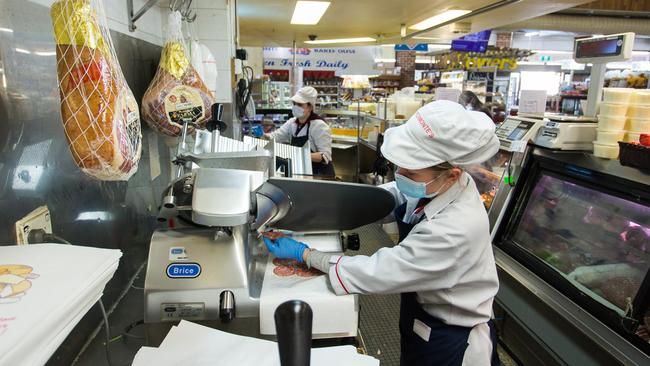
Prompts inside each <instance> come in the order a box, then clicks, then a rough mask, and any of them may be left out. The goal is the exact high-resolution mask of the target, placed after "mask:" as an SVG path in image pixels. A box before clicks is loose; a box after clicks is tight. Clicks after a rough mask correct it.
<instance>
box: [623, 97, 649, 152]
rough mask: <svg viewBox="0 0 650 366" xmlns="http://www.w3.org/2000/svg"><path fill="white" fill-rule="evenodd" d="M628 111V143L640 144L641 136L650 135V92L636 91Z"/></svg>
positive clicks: (626, 138) (626, 139)
mask: <svg viewBox="0 0 650 366" xmlns="http://www.w3.org/2000/svg"><path fill="white" fill-rule="evenodd" d="M630 101H631V104H630V106H629V108H628V109H627V118H628V119H627V124H626V126H625V129H626V130H627V131H626V134H625V141H626V142H639V137H640V136H641V134H650V90H649V89H645V90H639V89H635V90H634V92H633V93H632V97H631V99H630Z"/></svg>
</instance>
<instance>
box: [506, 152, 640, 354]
mask: <svg viewBox="0 0 650 366" xmlns="http://www.w3.org/2000/svg"><path fill="white" fill-rule="evenodd" d="M522 179H523V180H522V181H521V182H520V184H518V185H517V188H516V189H515V190H514V192H513V199H512V200H511V201H510V203H509V204H508V205H507V207H506V209H505V210H504V216H503V220H502V221H501V225H500V226H499V228H498V230H497V233H496V236H495V240H494V244H495V246H496V249H495V252H496V254H495V257H496V258H497V264H498V265H499V268H500V277H501V281H502V290H501V291H500V293H499V295H498V296H497V302H499V303H501V304H502V305H503V306H504V308H506V310H507V311H511V312H512V313H513V314H515V317H516V318H519V319H521V320H522V322H523V323H526V322H530V324H527V326H530V327H535V322H536V321H537V319H535V320H532V318H533V317H532V316H531V313H527V312H528V311H529V309H526V308H525V307H522V306H521V305H520V304H519V303H520V302H524V303H525V302H526V301H527V300H522V299H516V298H515V297H516V296H518V297H522V296H523V297H530V298H531V299H535V300H533V302H532V303H535V301H539V300H542V301H544V302H546V303H547V304H548V305H549V306H550V307H551V308H550V309H552V310H550V312H556V315H560V316H562V317H564V319H565V320H566V321H567V322H566V323H565V324H562V325H561V326H560V328H566V329H561V330H562V332H564V333H567V334H568V333H570V332H569V331H568V330H567V329H569V328H571V327H574V328H575V329H576V331H577V333H578V335H577V336H575V335H574V336H571V337H567V339H568V340H566V341H564V342H563V343H562V344H557V345H554V346H553V342H556V341H557V339H558V336H557V335H552V334H553V333H554V332H558V333H561V332H560V331H559V330H557V329H556V330H554V331H553V332H552V331H550V330H548V329H550V328H548V327H549V324H545V327H546V328H548V329H547V330H544V331H542V330H541V329H543V327H540V328H538V331H537V332H538V334H536V337H537V338H538V339H544V338H545V337H546V338H548V339H547V340H545V341H544V343H545V344H550V345H551V346H550V347H551V348H554V347H555V349H553V352H554V353H556V354H559V355H561V354H562V353H563V351H562V350H567V349H570V348H571V347H573V346H574V345H573V344H572V342H574V341H575V339H576V338H580V337H586V338H585V339H589V341H593V342H594V344H595V347H594V348H592V349H586V350H584V354H582V353H581V351H580V350H579V348H580V346H579V345H575V349H573V350H571V351H567V352H566V353H565V356H566V357H567V358H569V359H571V358H572V357H576V359H575V360H574V361H572V362H569V361H566V360H565V362H566V363H568V364H578V363H575V362H578V361H576V360H577V359H579V357H583V359H582V360H581V361H580V362H586V361H585V360H586V359H588V358H589V357H590V356H589V353H592V354H597V353H598V352H597V350H598V351H599V352H604V354H609V356H611V360H614V361H617V362H620V363H621V364H646V365H647V364H650V363H645V362H650V344H649V343H648V342H649V341H650V338H649V337H648V331H649V330H648V325H650V324H647V319H646V313H647V311H648V305H649V303H650V275H649V269H650V175H648V174H645V173H643V172H641V171H639V170H636V169H631V168H627V167H624V166H621V165H620V164H619V163H618V161H616V160H604V159H599V158H595V157H593V156H592V155H591V154H586V153H575V152H574V153H565V152H557V151H551V150H545V149H542V148H535V149H534V150H533V152H532V154H531V156H530V161H529V162H528V163H527V164H526V167H525V169H524V170H523V172H522ZM504 274H506V275H507V276H504ZM512 279H519V280H518V281H519V285H522V286H523V287H528V290H529V291H530V292H529V293H527V294H525V293H524V292H519V295H516V296H515V295H513V294H516V293H517V291H513V290H512V288H511V287H513V285H512V282H511V280H512ZM536 281H537V282H536ZM535 283H537V285H534V284H535ZM522 294H525V295H522ZM514 304H519V305H514ZM517 314H518V315H517ZM539 318H542V316H539ZM550 318H553V316H551V317H550ZM526 319H527V320H526ZM549 323H551V322H550V321H549ZM553 338H555V339H553ZM571 339H573V340H571ZM598 347H600V348H598ZM601 360H602V361H603V362H604V363H602V364H612V363H610V361H605V359H604V358H601ZM583 364H584V363H583ZM596 364H601V363H600V362H598V363H596Z"/></svg>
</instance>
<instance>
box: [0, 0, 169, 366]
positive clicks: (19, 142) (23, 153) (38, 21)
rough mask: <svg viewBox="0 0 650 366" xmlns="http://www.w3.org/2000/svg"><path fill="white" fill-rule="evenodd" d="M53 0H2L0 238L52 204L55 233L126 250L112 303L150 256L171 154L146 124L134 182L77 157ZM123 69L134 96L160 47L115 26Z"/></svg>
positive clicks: (74, 338) (82, 333)
mask: <svg viewBox="0 0 650 366" xmlns="http://www.w3.org/2000/svg"><path fill="white" fill-rule="evenodd" d="M49 13H50V11H49V8H48V7H45V6H42V5H37V4H35V3H33V2H30V1H24V0H0V212H1V214H0V217H1V219H0V245H6V244H12V243H13V242H14V233H13V223H14V222H15V221H16V220H18V219H19V218H21V217H23V216H24V215H25V214H27V213H28V212H30V211H31V210H33V209H34V208H36V207H38V206H41V205H47V206H48V207H49V209H50V212H51V214H52V224H53V228H54V232H55V233H56V234H57V235H59V236H61V237H63V238H65V239H67V240H69V241H71V242H73V243H75V244H77V245H88V246H96V247H102V248H113V249H120V250H122V252H123V253H124V256H123V257H122V259H121V261H120V267H119V269H118V271H117V273H116V274H115V277H114V278H113V280H112V281H110V282H109V284H108V286H107V288H106V290H105V292H104V301H105V304H106V306H107V307H109V306H110V305H111V304H112V303H113V302H114V301H115V300H116V298H117V297H118V295H119V294H120V293H121V291H122V290H123V289H124V288H125V286H127V285H128V281H129V280H130V278H131V277H132V276H133V274H134V273H135V271H136V269H137V268H138V267H139V266H140V265H141V264H142V263H143V262H144V260H145V259H146V253H147V247H148V242H149V239H150V237H151V233H152V232H153V229H154V226H155V224H156V221H155V214H156V212H157V207H158V205H159V204H160V197H161V196H162V192H163V189H164V188H165V187H167V186H168V185H169V177H170V172H169V154H168V149H167V148H166V147H165V145H164V141H163V139H162V138H154V139H150V138H149V135H150V130H149V129H148V128H146V127H145V128H144V130H143V137H144V138H143V151H142V159H141V160H140V165H139V169H138V172H137V173H136V174H135V175H134V176H133V177H132V178H131V179H130V180H129V181H128V182H101V181H98V180H94V179H91V178H89V177H87V176H85V175H84V174H83V173H82V172H81V171H80V170H79V168H78V167H77V166H76V165H75V163H74V162H73V160H72V156H71V154H70V151H69V149H68V145H67V143H66V141H65V137H64V131H63V126H62V121H61V116H60V112H59V90H58V87H57V77H56V57H55V56H54V50H55V48H54V39H53V35H52V25H51V21H50V14H49ZM112 36H113V42H114V44H115V46H116V51H117V55H118V58H119V60H120V63H121V66H122V69H123V70H124V74H125V77H126V79H127V81H128V83H129V85H130V86H131V88H132V90H133V93H134V94H135V97H136V99H137V100H140V99H141V98H142V94H143V93H144V91H145V90H146V88H147V86H148V84H149V82H150V80H151V79H152V77H153V75H154V72H155V70H156V66H157V64H158V59H159V57H160V51H161V49H160V47H158V46H156V45H153V44H149V43H146V42H144V41H141V40H137V39H135V38H132V37H129V36H126V35H123V34H120V33H115V32H113V33H112ZM151 142H154V143H156V144H158V147H159V148H158V151H159V152H160V155H159V156H157V157H155V158H156V159H157V160H159V163H160V167H161V172H160V175H159V176H157V177H154V179H152V177H151V173H150V156H149V151H150V150H149V145H150V143H151ZM99 323H100V316H99V312H98V311H96V309H93V310H91V312H90V313H89V314H88V316H87V317H85V318H84V319H83V320H82V321H81V322H80V323H79V325H78V326H77V328H76V329H75V330H74V331H73V332H72V335H71V336H70V337H69V338H68V339H67V340H66V341H65V342H64V344H63V346H62V347H61V349H60V352H57V353H56V354H55V355H54V357H53V358H52V360H50V364H51V365H69V364H70V363H71V362H72V359H73V358H74V357H75V356H76V354H77V352H78V351H79V350H80V348H81V346H82V345H83V343H84V342H85V340H86V338H87V337H88V335H89V334H90V333H91V332H92V330H93V329H94V328H95V327H96V326H97V325H99Z"/></svg>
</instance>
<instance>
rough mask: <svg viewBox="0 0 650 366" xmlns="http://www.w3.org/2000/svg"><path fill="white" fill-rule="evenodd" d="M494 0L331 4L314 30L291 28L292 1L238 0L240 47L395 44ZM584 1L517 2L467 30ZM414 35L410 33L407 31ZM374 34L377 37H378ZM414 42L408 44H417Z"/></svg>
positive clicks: (335, 0)
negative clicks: (351, 41)
mask: <svg viewBox="0 0 650 366" xmlns="http://www.w3.org/2000/svg"><path fill="white" fill-rule="evenodd" d="M494 2H496V0H464V1H458V0H403V1H396V0H332V3H331V5H330V7H329V9H328V10H327V12H326V13H325V15H324V16H323V18H322V19H321V20H320V22H319V24H317V25H312V26H310V25H291V24H290V23H289V22H290V20H291V16H292V14H293V9H294V6H295V0H239V1H238V2H237V6H238V8H237V10H238V15H239V28H240V43H241V44H242V45H243V46H290V45H291V44H292V42H293V40H296V41H297V44H298V46H303V45H304V44H303V43H302V42H304V41H306V40H308V36H309V35H310V34H314V35H317V36H318V38H317V39H332V38H352V37H373V38H378V39H379V43H396V42H400V41H401V38H400V24H407V25H413V24H415V23H418V22H419V21H422V20H424V19H427V18H429V17H431V16H433V15H436V14H439V13H441V12H443V11H445V10H450V9H468V10H475V9H478V8H481V7H483V6H486V5H488V4H492V3H494ZM588 2H589V0H587V1H585V0H544V1H542V0H522V1H520V2H518V3H515V4H512V5H509V6H506V7H504V8H501V9H497V10H494V11H491V12H488V13H485V14H482V15H478V16H475V17H472V18H470V19H469V20H468V21H469V22H471V30H472V31H480V30H484V29H491V28H498V27H500V26H504V25H507V24H510V23H514V22H520V21H523V20H526V19H530V18H533V17H537V16H540V15H544V14H548V13H552V12H555V11H559V10H563V9H567V8H571V7H574V6H577V5H581V4H584V3H588ZM452 30H453V26H447V27H442V28H441V29H437V30H434V31H433V32H430V33H427V34H423V35H422V36H425V37H434V38H436V39H433V40H430V42H440V41H449V40H451V39H453V38H457V37H459V36H460V35H462V34H459V33H453V32H452ZM408 32H409V33H410V32H413V30H409V31H408ZM378 35H379V36H378ZM417 41H418V40H417V39H416V40H413V41H412V42H417Z"/></svg>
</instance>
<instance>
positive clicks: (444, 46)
mask: <svg viewBox="0 0 650 366" xmlns="http://www.w3.org/2000/svg"><path fill="white" fill-rule="evenodd" d="M450 48H451V45H449V44H431V43H430V44H429V49H430V50H431V49H433V50H448V49H450Z"/></svg>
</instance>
